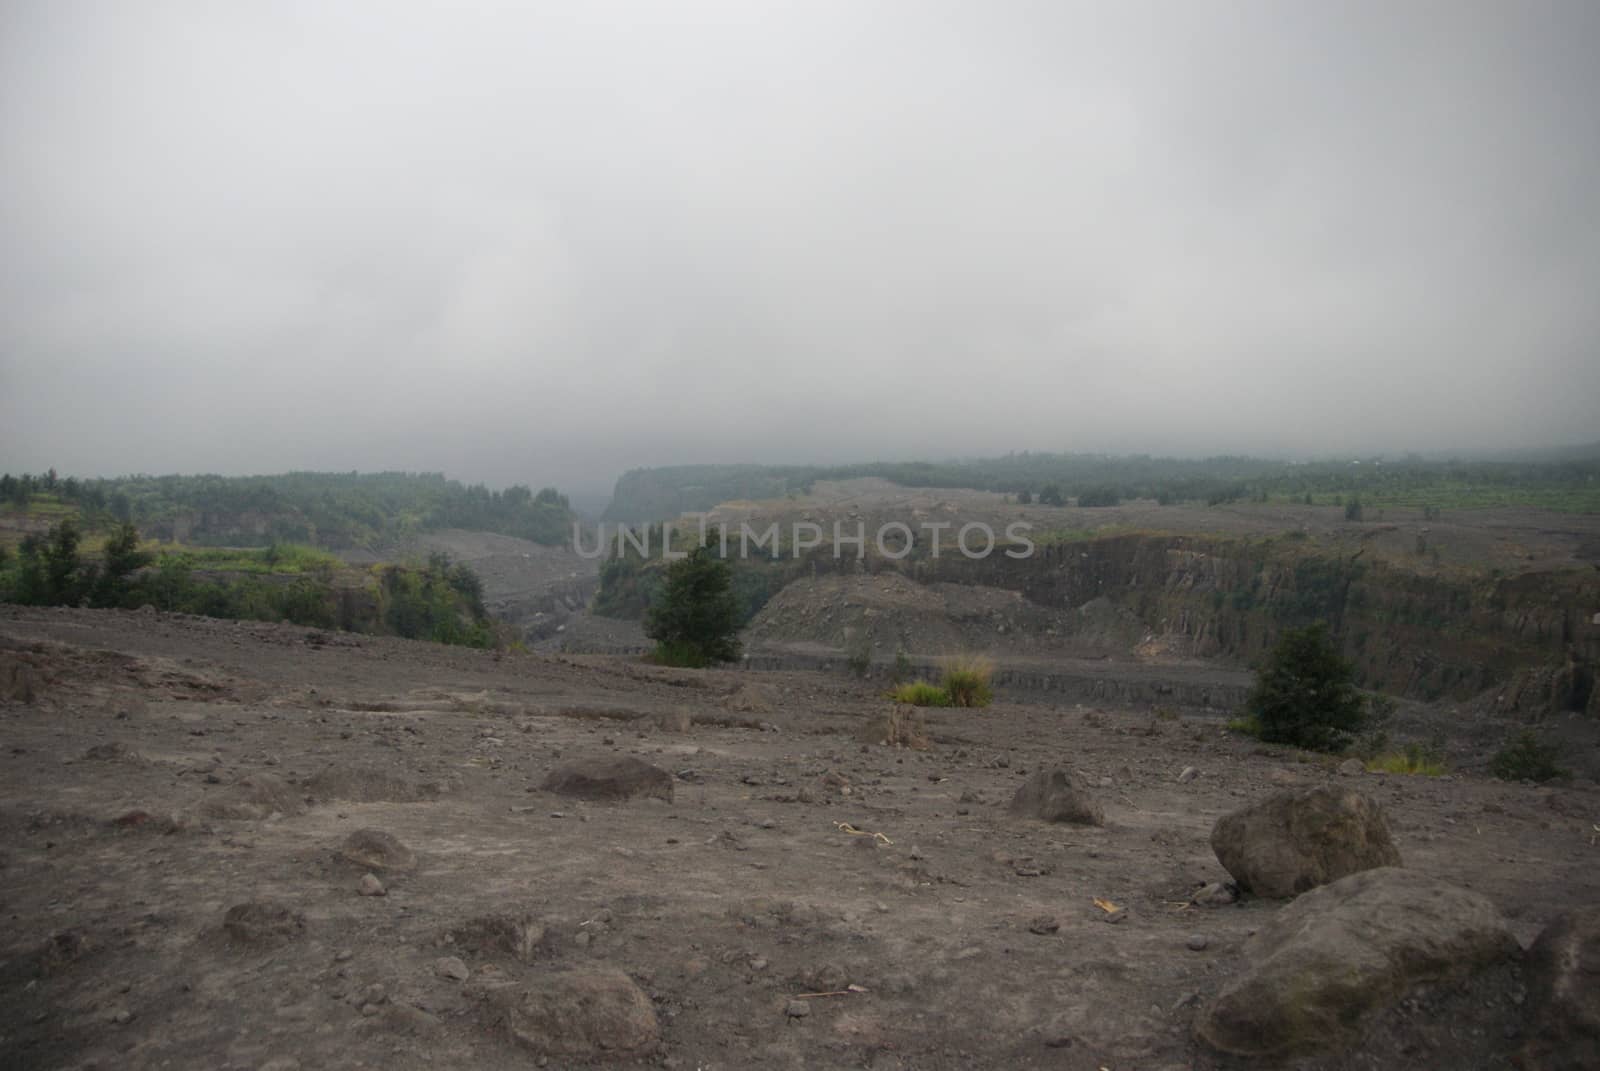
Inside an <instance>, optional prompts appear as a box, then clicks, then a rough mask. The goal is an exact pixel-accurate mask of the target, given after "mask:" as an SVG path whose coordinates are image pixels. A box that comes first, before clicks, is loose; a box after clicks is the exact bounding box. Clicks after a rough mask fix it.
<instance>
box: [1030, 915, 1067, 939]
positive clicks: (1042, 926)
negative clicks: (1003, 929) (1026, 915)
mask: <svg viewBox="0 0 1600 1071" xmlns="http://www.w3.org/2000/svg"><path fill="white" fill-rule="evenodd" d="M1059 929H1061V923H1060V921H1059V920H1057V919H1056V918H1054V917H1052V916H1050V915H1040V916H1039V917H1038V918H1036V919H1034V920H1032V921H1031V922H1029V923H1028V932H1029V933H1036V934H1039V935H1040V936H1046V935H1048V934H1052V933H1055V932H1056V931H1057V930H1059Z"/></svg>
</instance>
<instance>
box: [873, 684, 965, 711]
mask: <svg viewBox="0 0 1600 1071" xmlns="http://www.w3.org/2000/svg"><path fill="white" fill-rule="evenodd" d="M889 698H890V699H893V700H894V701H895V702H896V703H909V704H910V705H911V706H914V707H948V706H952V705H953V704H952V702H951V700H950V693H949V692H947V691H945V690H944V689H943V688H941V687H939V686H938V685H937V684H929V683H928V682H927V681H911V682H909V683H907V684H902V685H900V686H898V687H897V688H895V690H894V691H892V692H890V693H889Z"/></svg>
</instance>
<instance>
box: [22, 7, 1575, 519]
mask: <svg viewBox="0 0 1600 1071" xmlns="http://www.w3.org/2000/svg"><path fill="white" fill-rule="evenodd" d="M1596 44H1600V6H1597V5H1594V4H1592V3H1586V2H1571V3H1559V2H1543V0H1534V2H1531V3H1526V4H1510V3H1470V2H1413V3H1402V4H1393V3H1376V2H1353V3H1341V4H1323V3H1311V2H1306V3H1281V2H1263V3H1223V2H1217V0H1204V2H1200V3H1177V2H1166V3H1128V4H1105V3H1064V2H1039V3H1030V2H1000V3H994V4H976V3H955V2H942V3H907V2H878V3H860V2H827V0H823V2H816V0H814V2H806V3H787V2H769V3H760V2H757V3H751V2H740V0H721V2H709V0H676V2H673V3H670V4H669V3H648V2H636V3H632V2H630V3H621V2H604V0H602V2H585V3H581V4H580V3H528V4H509V3H506V4H501V3H465V4H442V3H440V4H421V3H407V2H398V0H390V2H385V3H354V2H350V3H293V2H275V3H270V4H254V5H248V4H215V3H163V2H151V3H142V4H104V3H81V2H61V0H45V2H27V0H13V2H11V3H8V4H6V5H5V6H4V7H3V8H0V249H3V250H4V254H3V257H0V452H3V455H4V462H3V464H0V467H10V468H12V469H19V468H34V469H37V468H41V467H44V466H46V465H52V464H53V465H55V466H57V467H58V468H60V469H62V470H64V471H71V472H78V473H86V474H87V473H105V474H110V473H117V472H125V471H202V470H211V471H223V472H264V471H279V470H283V469H288V468H316V469H337V470H347V469H355V468H360V469H373V468H406V469H430V470H431V469H442V470H444V471H447V472H449V473H451V474H452V475H457V476H462V477H464V478H467V479H474V480H476V479H482V480H487V481H489V482H491V483H506V482H512V481H518V482H530V483H534V484H540V483H558V484H561V485H562V486H565V487H569V488H574V489H579V490H583V489H590V490H593V489H599V488H603V487H605V486H607V485H609V483H610V481H611V479H612V478H613V477H614V476H615V475H616V473H617V472H619V471H620V470H622V469H624V468H628V467H633V466H638V465H647V464H662V463H676V462H692V461H740V460H758V461H811V460H822V461H829V460H839V461H843V460H864V459H872V458H905V457H919V456H920V457H948V456H956V455H971V454H978V453H992V452H999V451H1005V450H1010V449H1035V450H1040V449H1056V450H1061V449H1065V450H1115V451H1141V452H1179V453H1185V454H1195V453H1218V452H1242V451H1252V452H1294V453H1299V454H1306V453H1331V452H1342V451H1353V450H1403V449H1429V448H1444V447H1474V446H1476V447H1484V448H1491V447H1505V446H1527V445H1538V444H1547V443H1557V442H1563V441H1577V440H1583V439H1594V438H1596V437H1600V436H1597V435H1596V432H1595V427H1596V423H1595V417H1594V412H1593V406H1594V399H1596V398H1600V352H1597V339H1600V311H1597V310H1600V302H1597V301H1596V300H1595V292H1596V282H1597V279H1600V273H1597V269H1600V226H1597V225H1596V221H1595V215H1594V211H1593V204H1592V202H1593V196H1594V191H1595V190H1597V189H1600V105H1597V103H1596V102H1597V101H1600V75H1597V74H1596V68H1595V66H1594V64H1593V62H1592V56H1593V52H1594V48H1595V46H1596Z"/></svg>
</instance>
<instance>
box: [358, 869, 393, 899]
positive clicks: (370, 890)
mask: <svg viewBox="0 0 1600 1071" xmlns="http://www.w3.org/2000/svg"><path fill="white" fill-rule="evenodd" d="M356 891H357V892H359V893H360V894H361V895H362V896H387V895H388V894H389V890H388V889H385V888H384V887H383V882H381V881H379V880H378V875H376V874H373V873H370V872H369V873H366V874H363V875H361V885H360V887H359V888H357V890H356Z"/></svg>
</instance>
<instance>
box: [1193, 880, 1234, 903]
mask: <svg viewBox="0 0 1600 1071" xmlns="http://www.w3.org/2000/svg"><path fill="white" fill-rule="evenodd" d="M1189 900H1190V902H1191V903H1196V904H1199V905H1200V906H1201V907H1226V906H1228V905H1229V904H1233V903H1237V902H1238V900H1239V890H1238V888H1237V887H1235V886H1234V885H1232V884H1230V883H1228V882H1226V881H1213V882H1212V883H1211V884H1209V885H1205V886H1202V887H1201V888H1200V889H1199V890H1198V891H1197V892H1196V893H1195V894H1194V895H1193V896H1191V897H1190V898H1189Z"/></svg>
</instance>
